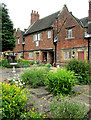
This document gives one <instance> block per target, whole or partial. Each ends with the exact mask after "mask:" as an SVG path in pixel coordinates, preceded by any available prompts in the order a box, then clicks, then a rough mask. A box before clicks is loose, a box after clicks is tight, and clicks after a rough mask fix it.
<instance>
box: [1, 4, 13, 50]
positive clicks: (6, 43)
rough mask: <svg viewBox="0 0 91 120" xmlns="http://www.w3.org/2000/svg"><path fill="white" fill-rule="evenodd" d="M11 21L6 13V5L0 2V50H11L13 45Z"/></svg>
mask: <svg viewBox="0 0 91 120" xmlns="http://www.w3.org/2000/svg"><path fill="white" fill-rule="evenodd" d="M14 31H15V30H14V29H13V23H12V21H11V20H10V16H9V15H8V9H7V8H6V5H5V4H4V3H3V4H2V51H7V50H13V48H14V47H15V37H14Z"/></svg>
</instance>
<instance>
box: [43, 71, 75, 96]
mask: <svg viewBox="0 0 91 120" xmlns="http://www.w3.org/2000/svg"><path fill="white" fill-rule="evenodd" d="M75 84H76V79H75V76H74V72H72V71H67V70H66V69H58V70H57V72H51V71H50V72H49V73H48V74H47V78H46V80H45V85H47V87H48V88H49V89H50V91H51V92H52V93H53V94H58V93H63V94H68V93H69V92H71V90H72V87H73V86H74V85H75Z"/></svg>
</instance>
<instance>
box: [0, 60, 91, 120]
mask: <svg viewBox="0 0 91 120" xmlns="http://www.w3.org/2000/svg"><path fill="white" fill-rule="evenodd" d="M25 61H26V60H24V59H19V60H18V61H17V62H18V63H19V64H21V65H25V64H27V65H29V66H30V65H31V64H34V63H31V62H29V61H28V62H25ZM7 64H8V61H7V60H6V59H2V65H3V67H7ZM48 65H49V64H46V65H44V64H42V63H41V64H39V66H46V67H45V68H41V67H31V68H30V69H26V70H24V71H23V72H22V74H21V77H20V78H18V79H12V80H11V82H10V83H0V85H1V86H2V90H1V95H2V119H10V120H12V119H15V120H19V119H20V120H21V119H24V120H30V119H31V118H40V119H44V118H47V115H46V114H45V113H44V114H41V113H39V111H38V110H37V109H36V107H34V106H33V107H28V106H27V101H28V100H29V96H30V97H31V94H29V93H28V91H27V86H28V88H34V89H35V88H38V87H41V86H45V87H46V88H47V90H48V91H49V92H50V93H51V94H53V96H54V97H55V98H58V97H60V98H61V102H60V101H58V99H54V100H53V101H52V102H51V109H50V113H51V114H52V115H53V118H62V119H64V118H69V119H76V118H79V119H83V118H84V117H85V115H86V113H87V110H86V107H85V105H84V104H81V103H80V102H76V101H69V100H65V99H64V98H65V97H68V96H72V95H74V93H73V87H74V86H75V85H89V84H90V82H91V81H90V75H91V65H90V63H87V62H85V61H78V60H75V59H72V60H71V61H69V62H68V63H67V64H66V65H65V67H64V68H59V69H57V71H56V72H52V71H50V69H49V68H48ZM49 66H51V65H49Z"/></svg>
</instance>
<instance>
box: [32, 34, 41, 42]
mask: <svg viewBox="0 0 91 120" xmlns="http://www.w3.org/2000/svg"><path fill="white" fill-rule="evenodd" d="M33 39H34V41H37V40H41V33H38V34H35V35H34V36H33Z"/></svg>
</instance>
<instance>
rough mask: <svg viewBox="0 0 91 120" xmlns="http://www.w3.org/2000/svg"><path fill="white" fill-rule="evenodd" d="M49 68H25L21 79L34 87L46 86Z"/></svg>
mask: <svg viewBox="0 0 91 120" xmlns="http://www.w3.org/2000/svg"><path fill="white" fill-rule="evenodd" d="M47 73H48V70H45V69H39V68H31V69H28V70H25V71H24V72H23V73H22V75H21V79H22V81H23V82H25V83H26V84H29V85H30V86H31V87H33V88H37V87H39V86H44V81H45V79H46V75H45V74H47Z"/></svg>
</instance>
